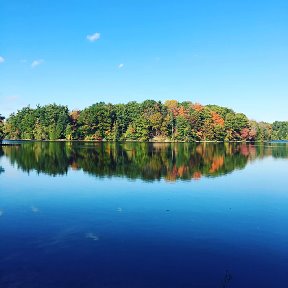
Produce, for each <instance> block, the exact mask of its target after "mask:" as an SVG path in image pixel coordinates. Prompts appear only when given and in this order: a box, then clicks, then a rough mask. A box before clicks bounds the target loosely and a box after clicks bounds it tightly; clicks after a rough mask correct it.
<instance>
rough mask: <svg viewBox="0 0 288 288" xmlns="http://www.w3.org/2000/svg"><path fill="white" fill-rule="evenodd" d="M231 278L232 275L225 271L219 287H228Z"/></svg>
mask: <svg viewBox="0 0 288 288" xmlns="http://www.w3.org/2000/svg"><path fill="white" fill-rule="evenodd" d="M231 280H232V275H231V274H230V273H229V271H226V273H225V276H224V279H223V283H222V286H221V288H228V287H229V285H230V283H231Z"/></svg>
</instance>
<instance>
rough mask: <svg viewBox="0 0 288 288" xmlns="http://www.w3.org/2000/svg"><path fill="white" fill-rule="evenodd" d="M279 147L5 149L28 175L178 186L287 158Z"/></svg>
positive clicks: (37, 145)
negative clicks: (72, 173) (76, 173)
mask: <svg viewBox="0 0 288 288" xmlns="http://www.w3.org/2000/svg"><path fill="white" fill-rule="evenodd" d="M274 145H275V144H274ZM278 146H279V144H278ZM278 146H277V149H276V150H275V149H274V148H273V147H272V146H271V145H269V144H267V145H259V146H256V145H255V146H254V145H251V144H228V143H225V144H223V143H222V144H212V143H211V144H208V143H202V144H195V143H133V142H132V143H131V142H130V143H127V142H126V143H93V142H67V143H63V142H60V143H59V142H56V143H55V142H27V143H23V144H22V145H21V146H17V147H16V146H10V147H3V148H4V152H5V154H6V155H7V156H8V157H9V158H10V161H11V163H13V164H17V165H18V167H20V168H21V169H22V170H24V171H27V172H29V171H31V170H36V171H37V172H38V173H40V172H42V173H47V174H49V175H61V174H65V173H67V170H68V168H69V167H70V168H71V169H74V170H76V169H81V170H83V171H85V172H87V173H89V174H91V175H95V176H98V177H107V176H108V177H111V176H119V177H127V178H130V179H137V178H140V179H143V180H146V181H153V180H159V179H161V178H165V179H166V180H168V181H175V180H177V179H181V180H189V179H191V178H194V179H199V178H201V177H202V176H206V177H217V176H220V175H225V174H227V173H230V172H232V171H233V170H235V169H243V168H244V167H245V166H246V164H247V162H248V161H249V160H253V159H255V158H258V157H260V158H261V157H265V156H273V157H282V158H283V157H288V149H287V148H288V146H287V145H286V144H282V146H281V145H280V146H281V147H278Z"/></svg>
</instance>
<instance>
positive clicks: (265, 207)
mask: <svg viewBox="0 0 288 288" xmlns="http://www.w3.org/2000/svg"><path fill="white" fill-rule="evenodd" d="M287 168H288V144H287V143H271V144H265V145H246V144H233V145H229V144H206V145H205V144H199V145H196V144H136V143H128V144H109V143H106V144H99V143H73V144H72V143H27V142H26V143H22V144H21V145H20V146H3V147H2V148H1V147H0V287H1V288H2V287H3V288H10V287H13V288H14V287H16V288H19V287H21V288H22V287H25V288H26V287H27V288H34V287H41V288H42V287H43V288H46V287H51V288H52V287H53V288H55V287H56V288H58V287H59V288H63V287H65V288H66V287H69V288H74V287H79V288H80V287H81V288H82V287H89V288H90V287H93V288H94V287H97V288H98V287H100V288H102V287H103V288H110V287H125V288H130V287H131V288H138V287H143V288H144V287H145V288H154V287H155V288H159V287H165V288H166V287H173V288H174V287H180V288H181V287H183V288H184V287H185V288H186V287H187V288H192V287H196V288H198V287H207V288H208V287H209V288H210V287H211V288H212V287H216V288H217V287H218V288H223V287H225V288H226V287H235V288H238V287H239V288H240V287H241V288H244V287H245V288H246V287H248V288H249V287H259V288H265V287H269V288H270V287H271V288H274V287H288V174H287V172H288V169H287Z"/></svg>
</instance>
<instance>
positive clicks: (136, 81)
mask: <svg viewBox="0 0 288 288" xmlns="http://www.w3.org/2000/svg"><path fill="white" fill-rule="evenodd" d="M287 15H288V1H287V0H273V1H272V0H271V1H265V0H261V1H259V0H254V1H251V0H249V1H248V0H241V1H240V0H239V1H238V0H235V1H231V0H222V1H220V0H219V1H217V0H198V1H194V0H189V1H186V0H178V1H174V0H169V1H167V0H166V1H162V0H153V1H152V0H146V1H144V0H142V1H141V0H139V1H135V0H133V1H132V0H130V1H128V0H123V1H121V0H118V1H116V0H115V1H110V0H103V1H98V0H93V1H92V0H82V1H80V0H69V1H68V0H61V1H60V0H57V1H56V0H49V1H48V0H41V1H39V0H25V1H23V0H1V2H0V113H1V114H3V115H5V116H8V115H9V114H10V113H11V112H16V111H17V109H19V108H22V107H23V106H26V105H28V104H30V105H31V107H35V105H36V104H41V105H44V104H48V103H54V102H55V103H57V104H65V105H68V107H69V109H71V110H72V109H82V108H84V107H87V106H89V105H91V104H93V103H96V102H98V101H105V102H112V103H119V102H121V103H126V102H128V101H132V100H136V101H143V100H145V99H155V100H161V101H165V100H167V99H176V100H179V101H184V100H190V101H192V102H199V103H202V104H218V105H222V106H227V107H230V108H232V109H234V110H235V111H237V112H244V113H245V114H246V115H247V116H248V117H249V118H252V119H256V120H264V121H270V122H271V121H274V120H288V113H287V107H288V17H287Z"/></svg>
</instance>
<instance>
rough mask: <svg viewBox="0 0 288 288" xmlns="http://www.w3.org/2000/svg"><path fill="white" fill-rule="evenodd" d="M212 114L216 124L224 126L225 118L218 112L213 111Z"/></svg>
mask: <svg viewBox="0 0 288 288" xmlns="http://www.w3.org/2000/svg"><path fill="white" fill-rule="evenodd" d="M211 114H212V119H213V122H214V124H216V125H220V126H224V124H225V122H224V119H223V118H222V117H221V116H220V115H219V114H218V113H216V112H214V111H212V112H211Z"/></svg>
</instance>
